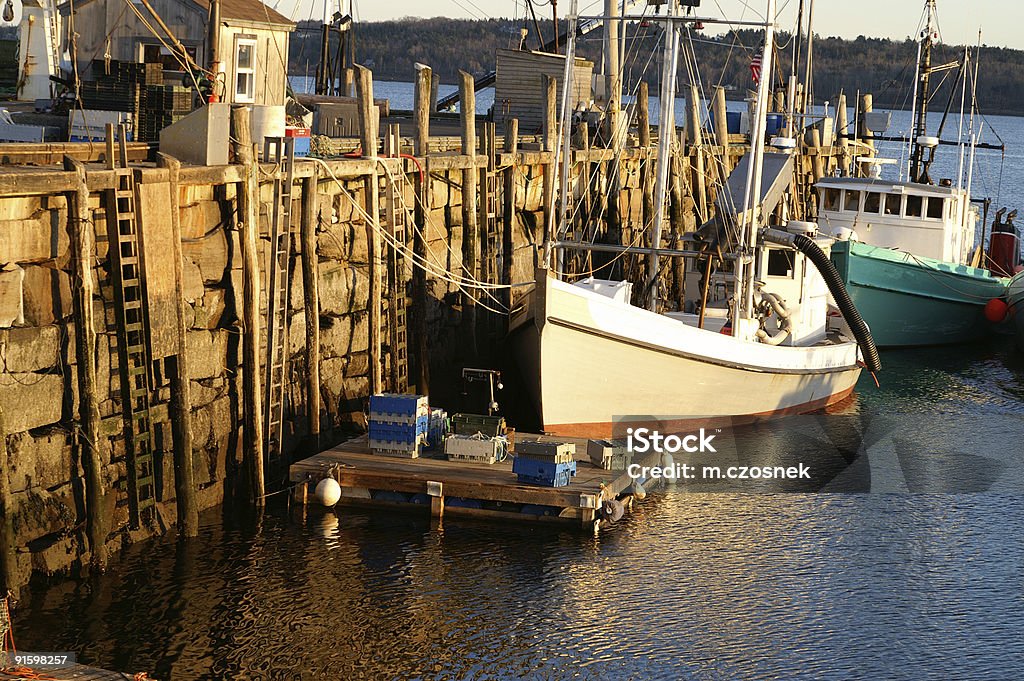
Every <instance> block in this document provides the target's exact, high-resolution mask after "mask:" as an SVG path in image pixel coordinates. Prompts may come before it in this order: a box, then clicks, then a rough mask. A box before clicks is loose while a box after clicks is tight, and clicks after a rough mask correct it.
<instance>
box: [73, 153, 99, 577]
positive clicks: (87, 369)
mask: <svg viewBox="0 0 1024 681" xmlns="http://www.w3.org/2000/svg"><path fill="white" fill-rule="evenodd" d="M64 169H65V170H67V171H70V172H74V173H75V179H76V186H75V191H74V193H73V194H71V196H70V201H69V202H68V203H69V210H68V223H69V224H68V232H69V233H70V235H71V258H72V263H73V265H72V290H73V291H74V293H75V295H74V299H73V308H74V314H75V319H76V320H78V323H77V324H75V357H76V358H77V362H78V395H79V398H78V420H79V424H80V426H79V427H80V428H81V434H80V436H79V438H78V440H79V443H80V451H81V452H82V454H81V458H82V467H83V469H84V470H85V508H86V510H85V513H86V534H87V535H88V537H89V550H90V551H91V552H92V562H93V564H95V565H97V566H99V567H101V568H102V567H103V566H105V565H106V562H107V519H106V517H104V513H103V506H104V504H103V498H104V491H103V465H102V462H101V457H100V449H99V448H100V447H101V446H102V445H101V443H102V442H103V440H102V438H101V436H100V410H99V403H98V401H97V395H98V383H97V380H96V320H95V312H94V308H93V296H94V294H95V291H96V287H95V284H94V282H93V276H92V259H93V255H94V253H95V251H96V247H95V244H94V238H95V235H94V234H93V222H92V211H90V210H89V184H88V182H87V181H86V177H85V166H84V165H82V164H81V163H80V162H78V161H76V160H74V159H73V158H71V157H70V156H65V157H64Z"/></svg>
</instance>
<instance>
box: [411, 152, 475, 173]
mask: <svg viewBox="0 0 1024 681" xmlns="http://www.w3.org/2000/svg"><path fill="white" fill-rule="evenodd" d="M426 160H427V172H429V173H434V172H444V171H446V170H467V169H470V168H486V167H487V157H486V156H484V155H483V154H473V155H469V154H459V155H451V156H428V157H427V159H426Z"/></svg>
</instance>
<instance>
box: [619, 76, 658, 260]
mask: <svg viewBox="0 0 1024 681" xmlns="http://www.w3.org/2000/svg"><path fill="white" fill-rule="evenodd" d="M649 99H650V95H649V93H648V88H647V83H646V82H645V81H640V89H639V92H638V94H637V99H636V111H637V131H638V132H639V135H640V154H641V155H640V196H641V198H640V200H641V203H640V215H641V219H642V220H643V224H642V225H641V226H640V229H639V230H638V231H637V233H638V234H643V233H644V231H645V230H647V228H648V227H651V226H653V225H654V215H655V213H654V175H655V172H654V169H655V165H654V163H652V159H653V157H654V147H652V146H651V115H650V101H649ZM634 238H635V237H634V236H633V234H630V235H629V237H628V238H627V239H623V240H622V245H623V246H630V245H636V246H643V245H644V244H642V243H639V244H633V239H634ZM624 263H625V264H624V266H623V270H624V271H623V275H624V276H626V277H628V276H629V273H630V272H632V271H633V269H634V267H635V265H636V263H637V261H636V257H635V256H631V255H627V256H625V259H624Z"/></svg>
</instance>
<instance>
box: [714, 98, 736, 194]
mask: <svg viewBox="0 0 1024 681" xmlns="http://www.w3.org/2000/svg"><path fill="white" fill-rule="evenodd" d="M713 107H714V112H715V144H717V145H718V146H719V147H721V160H720V165H721V168H722V176H723V178H724V177H727V176H728V175H729V173H730V172H731V171H732V159H731V157H730V155H729V114H728V110H727V109H726V106H725V88H724V87H722V86H721V85H719V86H717V87H716V88H715V99H714V102H713Z"/></svg>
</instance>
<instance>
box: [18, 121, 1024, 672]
mask: <svg viewBox="0 0 1024 681" xmlns="http://www.w3.org/2000/svg"><path fill="white" fill-rule="evenodd" d="M903 117H906V118H907V119H909V115H908V114H907V113H905V112H904V113H896V114H895V115H894V125H893V128H894V130H899V129H900V127H901V121H902V120H903ZM989 121H990V122H991V124H992V125H993V126H994V127H995V129H996V130H997V131H998V133H999V135H1000V136H1001V137H1002V138H1003V139H1005V140H1006V141H1007V150H1006V153H1005V163H1003V162H1002V161H1003V159H1002V158H1001V155H1000V154H999V153H998V152H979V163H980V164H981V169H980V170H979V171H977V172H976V175H975V178H974V179H975V189H976V191H975V193H976V194H977V195H979V196H981V195H986V194H988V195H990V196H992V198H993V199H996V198H997V197H998V202H997V203H995V204H994V205H997V206H1001V205H1008V206H1010V207H1015V206H1016V205H1017V204H1016V203H1015V202H1016V201H1020V202H1021V206H1024V201H1022V198H1024V195H1022V193H1021V191H1020V190H1021V187H1022V182H1024V171H1022V169H1021V168H1022V160H1024V142H1022V140H1024V119H1021V118H1007V117H995V116H991V117H989ZM953 129H954V130H955V126H954V128H953ZM893 134H895V133H893ZM990 141H991V139H990ZM944 151H947V150H945V149H943V150H940V155H939V161H937V163H936V169H937V172H936V173H935V175H936V176H937V177H948V176H951V174H950V170H949V169H950V168H954V169H955V163H956V158H955V157H956V152H955V150H953V149H950V150H948V153H946V154H945V155H944V154H943V153H942V152H944ZM895 153H898V149H897V150H896V151H895ZM893 155H895V154H893ZM947 156H948V157H950V158H951V159H952V160H948V159H946V157H947ZM944 159H945V160H944ZM946 164H951V165H946ZM953 172H954V173H955V170H954V171H953ZM882 360H883V364H884V369H883V371H882V372H881V373H880V374H879V376H878V379H879V382H880V387H876V386H875V384H874V382H873V380H872V378H871V377H870V376H868V375H864V376H862V378H861V380H860V383H859V384H858V388H857V392H856V393H855V395H854V396H853V397H852V398H851V399H850V400H849V401H848V402H846V403H844V404H843V405H841V407H840V409H839V412H840V413H842V414H847V415H861V416H865V415H866V416H871V415H891V414H901V415H904V416H906V417H908V418H913V419H916V420H917V421H918V422H919V423H920V424H922V427H929V426H930V425H931V424H934V429H935V430H936V432H939V431H942V432H943V433H946V432H947V431H949V430H950V429H948V428H947V429H946V430H943V424H944V423H949V422H951V420H952V419H956V421H955V422H956V423H957V424H965V423H966V424H973V425H967V426H963V425H958V426H957V427H956V428H954V429H952V430H953V431H954V432H953V434H952V435H948V434H944V435H943V438H944V439H945V440H946V444H948V445H950V446H956V447H958V448H959V449H961V450H967V451H971V452H972V453H974V454H976V455H978V457H979V458H981V459H984V458H985V457H986V456H988V455H991V454H993V453H996V452H997V453H998V454H999V455H1000V458H1001V460H1003V461H1007V460H1008V461H1010V463H1011V465H1015V466H1016V467H1017V469H1018V470H1019V469H1020V468H1021V467H1022V466H1024V454H1022V453H1021V452H1022V448H1021V442H1022V435H1024V432H1022V430H1021V428H1020V427H1019V425H1017V426H1014V425H1013V424H1019V423H1020V419H1021V417H1024V356H1022V355H1021V354H1019V353H1017V352H1016V351H1014V349H1013V346H1012V342H1011V340H1010V339H1009V338H1005V337H996V338H994V339H992V340H991V341H988V342H985V343H981V344H978V345H973V346H954V347H947V348H935V349H905V350H899V351H887V352H883V356H882ZM1004 420H1005V422H1006V423H1008V424H1011V426H1010V427H1008V428H1004V429H999V428H998V427H996V426H994V425H993V424H999V423H1001V422H1003V421H1004ZM762 437H765V438H771V437H772V435H771V434H770V433H765V434H763V435H762ZM950 439H952V440H954V441H953V442H950V441H949V440H950ZM768 444H770V443H768ZM931 454H932V448H931V447H930V446H925V445H922V446H921V447H920V449H919V450H918V452H917V456H919V457H920V461H919V463H920V464H921V465H923V466H927V465H928V464H929V462H930V459H929V457H930V456H931ZM425 516H426V513H424V514H423V516H422V517H419V516H387V515H383V514H376V513H363V512H357V511H349V510H338V511H337V513H332V512H326V513H325V512H323V511H320V510H315V509H314V510H313V511H311V512H310V514H309V516H308V518H307V519H306V520H305V521H304V522H299V521H297V520H295V519H291V518H289V517H288V514H287V512H286V511H285V510H284V508H283V505H282V504H280V503H275V504H272V505H271V506H270V507H269V509H268V510H267V512H266V513H265V514H264V515H263V516H262V517H261V518H252V517H248V516H245V517H239V516H237V515H235V514H234V513H233V512H231V511H230V510H228V509H224V510H223V511H214V512H211V513H207V514H206V515H204V516H203V518H202V528H201V536H200V537H199V538H197V539H195V540H190V541H181V542H179V541H177V540H176V538H175V537H174V536H173V535H171V536H168V537H164V538H160V539H156V540H153V541H148V542H144V543H140V544H136V545H133V546H131V547H130V548H128V549H127V550H126V551H124V552H123V553H122V554H119V555H117V556H116V557H114V558H113V560H112V563H111V566H110V568H109V569H108V571H107V572H106V573H105V574H102V575H94V576H91V577H88V578H82V579H64V578H54V579H52V580H37V581H35V582H34V583H33V585H32V586H31V587H30V593H29V594H28V596H27V597H26V598H25V599H24V600H23V602H22V603H21V604H19V606H18V607H17V609H16V611H15V620H14V633H15V637H16V640H17V644H18V647H19V649H23V650H34V651H74V652H75V653H76V654H77V656H78V660H79V661H80V662H83V663H86V664H93V665H97V666H102V667H105V668H109V669H119V670H123V671H128V672H135V671H142V670H145V671H148V672H149V673H150V675H151V676H153V677H154V678H159V679H193V678H210V679H227V678H232V679H233V678H251V679H266V678H280V679H300V678H301V679H343V678H380V679H398V678H403V679H404V678H450V679H463V678H474V679H477V678H492V679H504V678H517V677H532V678H584V679H586V678H595V679H598V678H609V679H621V678H662V679H734V678H735V679H740V678H742V679H747V678H751V679H755V678H756V679H760V678H784V679H796V678H828V679H876V678H887V679H893V678H907V679H932V678H934V679H948V678H972V679H983V678H991V679H1008V678H1019V676H1020V673H1021V670H1024V637H1022V636H1021V632H1022V631H1024V608H1022V607H1021V604H1022V599H1024V576H1022V575H1024V542H1022V540H1021V537H1022V536H1024V495H1021V494H1019V493H1014V492H994V491H975V492H973V493H955V494H937V493H917V494H879V493H856V494H838V493H836V494H832V493H799V494H797V493H790V494H739V493H716V494H692V493H687V492H686V491H685V490H683V489H681V488H678V487H668V488H667V489H665V490H664V491H660V492H657V493H651V494H650V495H649V496H648V498H647V499H646V500H645V501H643V502H642V503H640V504H638V506H637V509H636V512H635V513H633V514H631V515H629V516H627V517H626V518H625V519H624V520H622V521H620V522H619V523H616V524H614V525H612V526H610V527H608V528H606V529H603V530H602V531H601V533H600V535H599V536H589V535H585V534H581V533H579V532H575V531H563V530H551V529H546V528H543V527H535V526H534V524H523V525H522V526H508V525H498V524H484V523H472V522H455V521H450V520H447V519H446V520H445V521H444V522H443V524H441V525H432V524H431V523H430V522H429V521H428V520H427V519H426V517H425Z"/></svg>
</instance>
